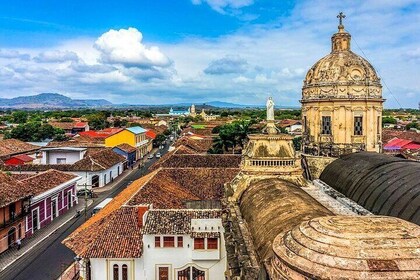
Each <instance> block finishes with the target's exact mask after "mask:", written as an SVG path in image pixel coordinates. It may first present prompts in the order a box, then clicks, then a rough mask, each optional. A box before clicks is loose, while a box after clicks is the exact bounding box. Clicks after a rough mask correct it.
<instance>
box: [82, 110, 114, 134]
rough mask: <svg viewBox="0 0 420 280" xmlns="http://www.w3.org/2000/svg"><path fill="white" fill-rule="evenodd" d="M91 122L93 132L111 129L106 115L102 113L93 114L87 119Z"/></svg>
mask: <svg viewBox="0 0 420 280" xmlns="http://www.w3.org/2000/svg"><path fill="white" fill-rule="evenodd" d="M87 119H88V122H89V127H90V128H92V129H93V130H101V129H104V128H106V127H109V123H108V122H107V120H106V115H105V114H104V113H102V112H100V113H96V114H91V115H89V116H88V117H87Z"/></svg>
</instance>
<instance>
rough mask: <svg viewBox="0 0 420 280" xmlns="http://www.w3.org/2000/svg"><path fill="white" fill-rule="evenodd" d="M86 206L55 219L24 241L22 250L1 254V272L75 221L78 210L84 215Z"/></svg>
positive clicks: (89, 203) (14, 248)
mask: <svg viewBox="0 0 420 280" xmlns="http://www.w3.org/2000/svg"><path fill="white" fill-rule="evenodd" d="M92 203H93V201H92V200H89V201H88V206H89V205H91V204H92ZM84 207H85V205H84V202H82V203H79V204H78V205H77V206H75V207H73V208H70V209H69V211H68V212H67V213H65V214H63V215H61V216H59V218H58V219H55V220H53V221H52V223H50V224H49V225H47V226H45V227H44V228H42V229H39V230H38V231H37V232H35V234H34V235H32V236H31V237H29V238H24V239H22V246H21V248H20V250H17V247H16V246H15V247H13V248H10V249H8V250H7V251H5V252H3V253H1V254H0V272H1V271H3V270H4V269H6V268H7V267H8V266H9V265H11V264H12V263H14V262H15V261H16V260H18V259H19V258H20V257H22V256H23V255H25V254H28V252H29V251H30V250H32V249H33V248H34V247H36V246H37V245H38V244H39V243H41V242H42V241H43V240H45V239H46V238H48V237H49V236H50V235H51V234H53V233H54V232H55V231H56V230H57V229H59V228H60V227H62V226H64V225H65V224H67V223H68V222H69V221H71V220H72V219H74V216H75V215H76V212H77V211H78V210H80V211H81V213H83V209H84Z"/></svg>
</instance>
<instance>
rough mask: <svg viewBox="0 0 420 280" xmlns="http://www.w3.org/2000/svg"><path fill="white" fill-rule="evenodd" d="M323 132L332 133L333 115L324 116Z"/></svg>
mask: <svg viewBox="0 0 420 280" xmlns="http://www.w3.org/2000/svg"><path fill="white" fill-rule="evenodd" d="M321 134H326V135H331V117H330V116H323V117H322V127H321Z"/></svg>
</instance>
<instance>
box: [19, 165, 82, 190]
mask: <svg viewBox="0 0 420 280" xmlns="http://www.w3.org/2000/svg"><path fill="white" fill-rule="evenodd" d="M75 178H77V176H76V175H74V174H69V173H65V172H61V171H58V170H54V169H50V170H48V171H45V172H42V173H39V174H37V175H34V176H31V177H29V178H26V179H23V180H22V181H21V183H23V184H24V185H25V188H27V189H28V190H30V191H31V193H32V194H33V195H39V194H42V193H43V192H46V191H48V190H50V189H53V188H55V187H57V186H59V185H61V184H64V183H66V182H68V181H70V180H72V179H75Z"/></svg>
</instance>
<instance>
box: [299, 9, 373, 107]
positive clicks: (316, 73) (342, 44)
mask: <svg viewBox="0 0 420 280" xmlns="http://www.w3.org/2000/svg"><path fill="white" fill-rule="evenodd" d="M337 17H339V19H340V24H339V25H338V32H337V33H335V34H334V35H333V36H332V37H331V53H330V54H328V55H327V56H325V57H323V58H321V59H320V60H319V61H318V62H317V63H315V65H314V66H312V67H311V69H309V71H308V73H307V74H306V78H305V80H304V82H303V90H302V98H303V100H305V99H319V98H321V99H322V98H332V97H336V98H348V97H349V98H381V84H380V79H379V77H378V75H377V74H376V71H375V69H374V68H373V66H372V65H371V64H370V63H369V62H368V61H367V60H366V59H364V58H362V57H361V56H359V55H357V54H355V53H353V52H352V51H351V48H350V46H351V44H350V43H351V35H350V34H349V33H348V32H346V31H345V30H344V25H343V23H342V19H343V18H344V17H345V15H343V14H342V13H340V14H339V15H338V16H337ZM338 86H347V87H345V88H338Z"/></svg>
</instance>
